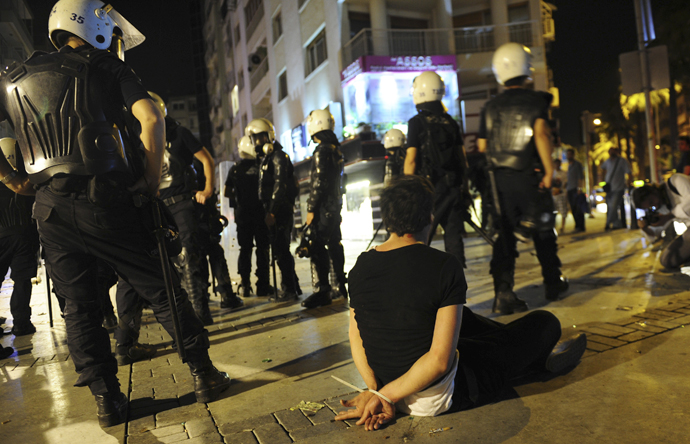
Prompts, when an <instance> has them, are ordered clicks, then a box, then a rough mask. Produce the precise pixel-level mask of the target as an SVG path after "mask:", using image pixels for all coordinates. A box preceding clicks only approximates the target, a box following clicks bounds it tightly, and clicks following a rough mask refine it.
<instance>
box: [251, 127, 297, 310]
mask: <svg viewBox="0 0 690 444" xmlns="http://www.w3.org/2000/svg"><path fill="white" fill-rule="evenodd" d="M245 133H246V135H247V136H249V137H250V138H251V139H252V143H253V144H254V150H255V153H256V156H257V157H258V158H259V159H260V160H261V164H260V167H259V200H261V202H262V203H263V206H264V211H265V212H266V216H265V223H266V226H267V227H268V229H269V234H270V240H271V248H272V249H273V251H272V254H273V256H274V257H275V260H276V262H278V267H279V268H280V274H281V279H282V281H281V283H282V289H283V291H282V293H281V294H279V295H278V296H277V297H276V296H275V295H274V296H271V297H270V298H269V300H270V301H273V302H287V301H295V300H297V293H298V286H297V279H296V278H297V275H296V274H295V259H294V258H293V257H292V254H291V253H290V236H291V233H292V227H293V224H294V207H295V198H296V197H297V184H296V183H295V177H294V174H293V167H292V162H291V161H290V158H289V157H288V155H287V154H286V153H285V151H283V147H282V146H281V145H280V143H278V141H277V140H275V129H274V128H273V124H272V123H271V122H269V121H268V120H267V119H263V118H262V119H254V120H252V121H251V122H249V125H247V128H246V131H245Z"/></svg>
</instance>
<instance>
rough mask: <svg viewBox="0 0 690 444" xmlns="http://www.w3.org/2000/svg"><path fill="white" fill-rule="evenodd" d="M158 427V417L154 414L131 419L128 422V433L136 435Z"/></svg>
mask: <svg viewBox="0 0 690 444" xmlns="http://www.w3.org/2000/svg"><path fill="white" fill-rule="evenodd" d="M155 428H156V419H155V417H154V416H153V415H151V416H144V417H143V418H138V419H133V420H130V421H129V423H128V424H127V434H128V435H135V434H137V433H144V432H148V431H149V430H153V429H155Z"/></svg>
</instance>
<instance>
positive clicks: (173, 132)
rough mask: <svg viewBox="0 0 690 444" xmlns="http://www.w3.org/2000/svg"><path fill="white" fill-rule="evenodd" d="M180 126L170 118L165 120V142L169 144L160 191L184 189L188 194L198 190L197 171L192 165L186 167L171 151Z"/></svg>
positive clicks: (164, 157)
mask: <svg viewBox="0 0 690 444" xmlns="http://www.w3.org/2000/svg"><path fill="white" fill-rule="evenodd" d="M178 126H180V123H179V122H177V121H175V120H173V119H171V118H169V117H166V118H165V140H166V141H167V143H166V146H165V153H164V154H163V165H162V172H161V182H160V186H159V187H158V189H160V190H164V189H166V188H170V187H184V192H187V193H188V192H191V191H192V190H193V189H195V188H196V171H195V170H194V167H193V166H192V165H185V164H184V163H183V162H182V160H181V159H179V158H178V157H177V156H175V154H174V153H173V152H172V151H171V150H170V147H171V146H172V142H174V141H175V140H176V139H177V127H178Z"/></svg>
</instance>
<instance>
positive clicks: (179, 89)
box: [30, 0, 637, 145]
mask: <svg viewBox="0 0 690 444" xmlns="http://www.w3.org/2000/svg"><path fill="white" fill-rule="evenodd" d="M550 3H552V4H554V5H556V7H557V8H558V10H557V11H556V12H555V13H554V19H555V23H556V41H555V42H553V43H552V48H551V51H550V53H549V56H548V57H549V61H550V64H551V68H552V69H553V72H554V80H555V83H556V86H557V87H558V88H559V92H560V102H561V109H560V110H559V111H558V112H557V115H558V117H560V123H561V138H562V140H563V141H564V142H566V143H569V144H572V145H578V144H579V143H580V121H579V116H580V114H581V112H582V111H583V110H585V109H588V110H589V111H591V112H601V111H602V110H603V109H604V108H605V107H606V105H607V103H609V102H610V101H611V100H614V99H615V98H616V97H617V88H618V85H619V83H620V80H619V74H618V55H619V54H620V53H621V52H627V51H633V50H635V49H636V48H637V40H636V39H637V37H636V27H635V11H634V6H633V0H577V1H575V0H550ZM53 4H54V1H53V0H32V1H30V5H31V7H32V8H33V9H34V13H35V16H36V20H35V23H34V27H35V28H36V29H37V30H43V32H47V20H48V13H49V11H50V7H51V6H52V5H53ZM112 4H113V5H114V6H115V8H116V9H117V10H118V11H120V12H121V13H122V14H123V15H124V16H125V17H126V18H127V19H128V20H129V21H130V22H132V23H133V24H134V25H135V26H136V27H137V28H138V29H139V30H141V31H142V32H143V33H144V35H145V36H146V41H145V42H144V43H143V44H142V45H141V46H139V47H137V48H134V49H132V50H131V51H128V52H127V54H126V60H127V63H129V64H130V66H132V68H134V70H135V71H136V72H137V74H138V75H139V76H140V77H141V79H142V81H143V83H144V85H145V86H146V87H147V88H149V89H151V90H153V91H156V92H158V93H159V94H161V95H162V96H163V97H164V98H166V99H167V98H168V97H169V96H170V95H183V94H193V93H194V83H193V80H194V79H193V68H192V54H191V51H192V47H191V44H190V41H189V39H190V29H189V12H188V1H186V0H140V1H133V0H128V1H113V2H112Z"/></svg>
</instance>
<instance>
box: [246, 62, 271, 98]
mask: <svg viewBox="0 0 690 444" xmlns="http://www.w3.org/2000/svg"><path fill="white" fill-rule="evenodd" d="M267 73H268V57H264V59H263V60H262V61H261V63H259V66H257V67H256V68H253V69H252V72H251V73H250V74H249V87H250V88H251V91H254V88H256V85H258V84H259V82H261V79H263V78H264V77H266V74H267Z"/></svg>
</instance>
